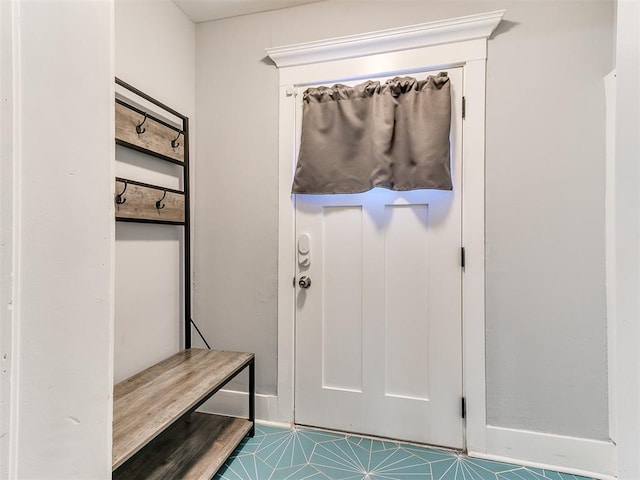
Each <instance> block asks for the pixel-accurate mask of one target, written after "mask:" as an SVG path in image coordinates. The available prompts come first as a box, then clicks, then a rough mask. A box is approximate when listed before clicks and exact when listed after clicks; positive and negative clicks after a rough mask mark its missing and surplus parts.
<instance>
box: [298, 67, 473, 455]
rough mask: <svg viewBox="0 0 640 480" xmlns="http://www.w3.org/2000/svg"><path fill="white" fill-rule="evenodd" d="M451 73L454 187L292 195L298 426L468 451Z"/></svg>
mask: <svg viewBox="0 0 640 480" xmlns="http://www.w3.org/2000/svg"><path fill="white" fill-rule="evenodd" d="M439 71H441V70H436V71H433V72H419V73H415V74H413V76H414V77H416V78H418V79H424V78H426V77H427V76H428V75H436V74H437V73H438V72H439ZM447 72H448V75H449V78H450V81H451V94H452V121H451V144H452V149H451V150H452V162H451V163H452V181H453V190H452V191H440V190H417V191H409V192H392V191H389V190H385V189H374V190H372V191H369V192H366V193H362V194H355V195H296V198H295V204H296V238H297V239H298V245H297V246H296V247H297V248H296V250H297V252H298V253H297V257H298V258H297V262H296V264H297V270H298V272H297V273H298V279H300V278H302V277H303V276H306V277H308V278H310V279H311V286H310V287H309V288H306V289H305V288H301V287H298V291H297V294H296V304H297V310H296V340H295V344H296V347H295V348H296V364H295V372H296V378H295V422H296V423H300V424H304V425H313V426H317V427H325V428H331V429H336V430H343V431H350V432H358V433H364V434H371V435H378V436H383V437H391V438H397V439H401V440H409V441H415V442H421V443H429V444H433V445H440V446H447V447H453V448H459V449H461V448H463V446H464V440H463V420H462V417H461V398H462V332H461V320H462V318H461V275H462V267H461V263H460V260H461V255H460V253H461V252H460V247H461V197H462V195H461V194H462V192H461V178H462V175H461V167H462V162H461V146H462V96H461V91H462V78H463V73H462V68H455V69H448V70H447ZM372 80H379V81H381V82H384V81H385V80H386V79H385V78H373V79H372ZM330 83H331V82H329V83H328V84H330ZM342 83H346V82H342ZM351 83H358V82H351ZM296 98H297V104H298V106H297V109H296V130H297V131H299V130H300V123H301V118H302V95H300V92H297V96H296ZM297 138H299V137H297ZM307 240H308V241H307ZM307 244H308V246H307ZM301 247H303V248H301Z"/></svg>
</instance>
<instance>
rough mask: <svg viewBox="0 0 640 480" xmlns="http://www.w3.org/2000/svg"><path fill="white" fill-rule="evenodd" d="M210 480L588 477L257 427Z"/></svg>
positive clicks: (540, 479)
mask: <svg viewBox="0 0 640 480" xmlns="http://www.w3.org/2000/svg"><path fill="white" fill-rule="evenodd" d="M215 480H590V479H587V478H586V477H580V476H578V475H570V474H566V473H558V472H554V471H551V470H543V469H537V468H530V467H523V466H520V465H514V464H510V463H503V462H496V461H492V460H482V459H477V458H469V457H467V456H465V455H462V454H460V453H457V452H452V451H447V450H440V449H434V448H426V447H420V446H416V445H408V444H403V443H398V442H393V441H384V440H375V439H371V438H365V437H360V436H357V435H351V434H343V433H334V432H325V431H320V430H315V429H309V428H303V427H296V428H293V429H284V428H277V427H270V426H266V425H257V426H256V434H255V437H254V438H250V439H245V440H243V442H242V443H241V444H240V446H239V447H238V448H237V449H236V451H235V452H234V453H233V454H232V455H231V457H229V459H228V460H227V462H226V463H225V464H224V466H223V467H222V468H221V470H220V471H219V472H218V474H217V475H216V476H215Z"/></svg>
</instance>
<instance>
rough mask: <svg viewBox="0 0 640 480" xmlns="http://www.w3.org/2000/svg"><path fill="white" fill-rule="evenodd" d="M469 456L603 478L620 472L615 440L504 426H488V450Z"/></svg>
mask: <svg viewBox="0 0 640 480" xmlns="http://www.w3.org/2000/svg"><path fill="white" fill-rule="evenodd" d="M469 455H470V456H472V457H478V458H485V459H488V460H496V461H502V462H510V463H518V464H520V465H524V466H527V467H535V468H544V469H549V470H557V471H560V472H566V473H569V474H573V475H582V476H586V477H593V478H599V479H603V480H611V479H614V478H615V477H616V472H617V464H616V463H617V462H616V460H617V459H616V446H615V444H614V443H613V442H610V441H599V440H589V439H585V438H576V437H567V436H563V435H554V434H549V433H539V432H532V431H528V430H516V429H511V428H503V427H494V426H487V451H486V453H484V452H472V451H470V452H469Z"/></svg>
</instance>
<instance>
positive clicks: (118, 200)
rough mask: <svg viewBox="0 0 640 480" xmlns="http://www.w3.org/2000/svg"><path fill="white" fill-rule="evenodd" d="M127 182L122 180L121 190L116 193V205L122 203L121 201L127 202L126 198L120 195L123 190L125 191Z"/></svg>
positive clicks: (122, 193)
mask: <svg viewBox="0 0 640 480" xmlns="http://www.w3.org/2000/svg"><path fill="white" fill-rule="evenodd" d="M127 185H128V183H127V182H124V188H123V189H122V191H121V192H120V193H117V194H116V203H117V204H118V205H122V204H123V203H127V199H126V198H122V195H124V192H126V191H127Z"/></svg>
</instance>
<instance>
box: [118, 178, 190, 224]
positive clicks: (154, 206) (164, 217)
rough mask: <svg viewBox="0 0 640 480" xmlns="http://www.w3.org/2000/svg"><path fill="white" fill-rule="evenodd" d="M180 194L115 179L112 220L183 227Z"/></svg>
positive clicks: (132, 181)
mask: <svg viewBox="0 0 640 480" xmlns="http://www.w3.org/2000/svg"><path fill="white" fill-rule="evenodd" d="M184 210H185V209H184V192H183V191H180V190H173V189H171V188H164V187H159V186H157V185H150V184H148V183H142V182H137V181H135V180H130V179H127V178H120V177H116V220H118V221H125V222H143V223H145V222H148V223H164V224H168V225H184Z"/></svg>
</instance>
